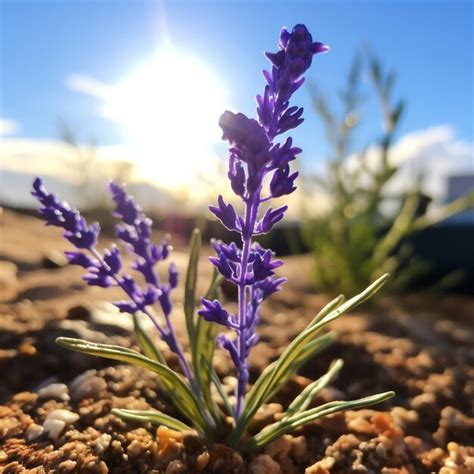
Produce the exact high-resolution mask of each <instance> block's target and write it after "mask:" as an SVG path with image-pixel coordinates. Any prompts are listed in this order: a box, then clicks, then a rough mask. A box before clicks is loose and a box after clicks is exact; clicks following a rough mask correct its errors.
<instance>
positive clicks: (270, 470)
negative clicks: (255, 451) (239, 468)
mask: <svg viewBox="0 0 474 474" xmlns="http://www.w3.org/2000/svg"><path fill="white" fill-rule="evenodd" d="M248 472H249V474H281V469H280V465H279V464H278V463H277V462H276V461H274V460H273V459H272V458H271V457H270V456H269V455H268V454H260V455H259V456H257V457H256V458H255V459H254V460H253V461H252V462H251V463H250V465H249V470H248Z"/></svg>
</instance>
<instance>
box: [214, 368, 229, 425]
mask: <svg viewBox="0 0 474 474" xmlns="http://www.w3.org/2000/svg"><path fill="white" fill-rule="evenodd" d="M209 371H210V375H211V380H212V383H213V384H214V386H215V387H216V389H217V391H218V392H219V395H220V397H221V399H222V401H223V402H224V406H225V409H226V410H227V414H228V415H230V416H232V417H234V415H235V411H234V408H233V406H232V403H230V400H229V397H228V396H227V393H225V390H224V387H223V386H222V383H221V381H220V379H219V377H218V376H217V374H216V371H215V370H214V367H211V368H210V369H209Z"/></svg>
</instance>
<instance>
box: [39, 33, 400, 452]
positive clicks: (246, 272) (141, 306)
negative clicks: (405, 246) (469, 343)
mask: <svg viewBox="0 0 474 474" xmlns="http://www.w3.org/2000/svg"><path fill="white" fill-rule="evenodd" d="M327 49H328V48H327V47H326V46H325V45H323V44H322V43H313V40H312V36H311V34H310V33H309V32H308V30H307V29H306V27H305V26H304V25H297V26H295V28H294V29H293V30H292V32H289V31H287V30H286V29H283V30H282V32H281V35H280V44H279V51H278V52H277V53H267V57H268V58H269V60H270V61H271V63H272V68H271V71H265V72H264V77H265V80H266V85H265V89H264V93H263V94H262V95H261V96H257V102H258V108H257V115H258V120H255V119H250V118H248V117H247V116H245V115H244V114H241V113H238V114H234V113H232V112H230V111H226V112H224V114H223V115H222V116H221V118H220V121H219V124H220V126H221V128H222V130H223V132H224V135H223V138H224V139H225V140H227V141H228V142H229V145H230V148H229V172H228V177H229V180H230V184H231V187H232V190H233V191H234V193H235V194H236V195H237V196H238V197H239V198H240V200H241V201H242V203H243V208H244V210H243V213H241V212H239V211H238V210H237V209H236V208H234V207H233V206H232V205H231V204H226V203H225V202H224V200H223V198H222V196H219V198H218V204H217V206H211V207H210V210H211V211H212V212H213V213H214V215H215V216H216V217H217V218H218V219H219V220H220V221H221V222H222V224H223V225H224V226H225V227H227V228H228V229H229V230H231V231H233V232H236V233H237V234H238V235H239V237H240V241H241V242H240V244H239V245H238V244H236V243H230V244H225V243H223V242H220V241H215V242H213V246H214V249H215V251H216V253H217V257H211V258H210V261H211V263H212V264H213V265H214V267H215V272H214V278H213V280H212V282H211V284H210V286H209V291H208V292H207V294H206V295H205V297H204V298H201V300H200V301H201V304H202V307H201V309H200V310H199V311H196V280H197V275H198V270H197V267H198V260H199V249H200V233H199V231H197V230H196V231H195V232H194V234H193V237H192V241H191V250H190V257H189V265H188V270H187V275H186V282H185V290H184V320H185V323H186V328H187V333H188V337H189V352H190V358H188V357H186V355H185V352H184V349H183V347H182V345H181V343H180V341H179V340H178V338H177V334H176V332H175V329H174V326H173V321H172V303H171V292H172V291H173V289H175V288H176V287H177V285H178V272H177V268H176V266H175V265H174V264H173V263H171V264H170V265H169V267H168V277H167V279H166V281H163V279H161V278H160V277H159V276H158V273H157V271H156V265H157V264H158V263H159V262H163V261H164V260H166V259H167V257H168V255H169V252H170V250H171V249H170V246H169V245H168V242H166V241H163V242H162V243H161V244H159V245H156V244H154V243H153V242H152V232H151V229H152V222H151V220H150V219H148V218H147V217H146V216H145V214H144V213H143V212H142V210H141V208H140V207H139V206H138V205H137V204H136V203H135V201H134V200H133V198H132V197H131V196H130V195H128V194H127V192H126V191H125V189H124V188H122V187H121V186H119V185H118V184H116V183H111V184H110V191H111V193H112V198H113V200H114V203H115V205H116V208H115V212H114V215H115V217H117V218H118V219H119V220H120V224H119V225H118V226H117V236H118V238H119V240H120V241H121V242H122V244H125V246H126V248H127V250H128V251H129V252H130V253H131V254H132V256H133V259H134V263H133V264H132V270H133V271H135V272H136V273H138V276H139V277H140V279H136V278H134V277H132V276H130V275H129V274H128V273H127V271H126V269H125V268H124V264H123V261H122V257H121V252H120V250H119V248H118V247H115V246H114V247H111V248H109V249H105V250H104V251H103V252H102V253H100V252H99V251H98V249H97V246H96V244H97V240H98V236H99V226H98V224H92V225H88V224H87V222H86V221H85V219H84V218H83V217H82V216H81V215H80V214H79V212H78V211H76V210H75V209H72V208H70V207H69V206H68V205H67V204H66V203H62V202H60V201H59V199H58V198H57V197H56V196H55V195H54V194H51V193H49V192H48V191H47V190H46V188H45V187H44V184H43V182H42V180H41V179H40V178H37V179H36V180H35V182H34V184H33V191H32V194H33V196H35V197H36V198H37V199H38V201H39V202H40V204H41V206H42V207H41V209H40V212H41V214H42V216H43V217H44V219H45V220H46V223H47V224H49V225H54V226H57V227H60V228H62V229H63V230H64V237H65V238H66V239H67V240H68V241H69V242H70V243H71V244H73V245H74V246H75V248H76V249H75V250H74V251H70V252H66V255H67V258H68V260H69V262H70V263H71V264H73V265H79V266H81V267H83V268H85V269H86V270H87V274H86V275H85V276H84V280H85V281H86V282H87V283H88V284H89V285H95V286H100V287H104V288H108V287H112V286H115V287H119V288H120V289H122V290H123V292H124V294H125V295H126V296H127V299H126V300H125V301H118V302H115V303H114V304H115V306H116V307H117V308H118V309H119V310H120V311H121V312H124V313H130V314H132V315H133V318H134V322H135V335H136V338H137V342H138V343H139V345H140V347H141V349H142V351H143V353H144V355H143V354H140V353H139V352H136V351H133V350H130V349H127V348H123V347H118V346H110V345H105V344H94V343H91V342H87V341H83V340H78V339H71V338H58V340H57V342H58V344H60V345H61V346H64V347H66V348H68V349H71V350H75V351H79V352H84V353H87V354H91V355H96V356H101V357H106V358H110V359H113V360H119V361H123V362H130V363H133V364H136V365H138V366H142V367H146V368H148V369H150V370H151V371H153V372H154V373H156V374H157V376H158V380H159V383H160V387H161V389H162V390H163V392H164V393H165V394H167V395H168V396H169V398H170V400H171V401H172V402H173V403H174V404H175V406H176V408H177V409H178V410H179V412H180V415H181V417H180V418H179V419H178V418H174V417H171V416H169V415H167V414H165V413H162V412H160V411H157V410H155V411H135V410H126V409H115V410H113V413H114V414H116V415H117V416H119V417H121V418H123V419H126V420H134V421H144V422H151V423H155V424H160V425H165V426H168V427H170V428H172V429H175V430H179V431H194V432H196V433H198V434H199V435H201V436H203V437H204V438H206V439H207V441H208V442H209V443H213V442H215V441H218V442H225V443H227V444H228V445H229V446H231V447H233V448H240V449H242V450H243V451H252V450H258V449H261V448H262V447H264V446H265V445H267V444H268V443H270V442H271V441H273V440H274V439H276V438H278V437H279V436H281V435H283V434H285V433H288V432H291V431H293V430H294V429H296V428H297V427H299V426H301V425H304V424H306V423H309V422H310V421H312V420H315V419H318V418H320V417H322V416H325V415H329V414H332V413H335V412H338V411H341V410H345V409H351V408H358V407H363V406H368V405H372V404H374V403H379V402H381V401H383V400H386V399H388V398H390V397H392V396H393V392H385V393H380V394H377V395H372V396H369V397H365V398H361V399H359V400H354V401H335V402H330V403H326V404H324V405H322V406H319V407H311V404H312V402H313V400H314V398H315V396H316V394H317V393H318V392H319V391H320V390H321V389H323V388H324V387H325V386H326V385H328V384H329V383H330V382H331V381H332V380H333V379H334V377H335V376H336V375H337V374H338V372H339V371H340V370H341V368H342V361H341V360H336V361H334V363H333V364H332V365H331V367H330V368H329V370H328V372H327V373H326V374H325V375H323V376H322V377H321V378H319V379H318V380H316V381H314V382H312V383H311V384H309V385H308V386H307V387H306V388H305V389H304V390H303V391H302V392H301V393H300V394H299V395H298V396H297V397H296V398H295V399H294V400H293V401H292V403H291V404H290V405H289V407H288V409H287V411H286V412H285V413H284V414H283V416H282V418H281V419H279V420H277V421H275V422H274V423H273V424H270V425H268V426H266V427H264V428H263V429H262V430H261V431H259V432H257V433H254V432H251V431H250V430H249V426H250V424H251V422H252V420H253V418H254V416H255V414H256V412H257V411H258V409H259V408H260V407H261V406H262V405H263V404H265V403H266V402H268V401H269V400H270V399H271V398H272V397H273V396H274V395H275V394H276V393H277V392H278V391H279V390H280V389H281V388H282V387H283V385H284V384H285V383H286V382H287V381H288V380H289V378H290V377H291V376H292V375H293V374H295V373H296V372H297V371H298V369H299V368H300V367H301V366H302V365H303V364H304V363H305V362H307V361H308V360H310V359H311V358H312V357H314V356H315V355H316V354H318V353H319V352H320V351H322V350H323V349H324V348H326V347H327V346H328V345H329V344H330V343H331V342H332V341H333V340H334V334H333V333H331V332H330V333H327V334H323V335H321V331H322V329H323V328H325V327H326V326H327V325H328V324H329V323H330V322H331V321H333V320H335V319H336V318H338V317H339V316H340V315H341V314H343V313H344V312H345V311H347V310H349V309H351V308H353V307H355V306H356V305H358V304H360V303H361V302H363V301H365V300H366V299H367V298H369V297H371V296H372V295H373V294H374V293H375V292H377V291H378V290H379V289H380V288H381V287H382V286H383V285H384V283H385V282H386V280H387V277H388V276H387V275H384V276H382V277H380V278H379V279H378V280H377V281H375V282H374V283H372V284H371V285H370V286H369V287H368V288H367V289H365V290H364V291H363V292H361V293H360V294H359V295H357V296H355V297H353V298H351V299H349V300H348V301H344V297H343V296H339V297H337V298H336V299H334V300H333V301H332V302H330V303H329V304H328V305H327V306H326V307H325V308H323V309H322V310H321V312H320V313H319V314H318V315H316V316H315V317H314V319H313V320H312V321H311V322H310V323H309V324H308V326H307V327H306V329H305V330H303V331H302V332H301V333H300V334H299V335H298V336H297V337H296V338H294V339H293V340H292V341H291V343H290V344H289V346H288V347H287V348H285V349H284V350H283V352H282V354H281V355H280V357H279V358H278V359H277V360H276V361H274V362H273V363H272V364H270V365H269V366H268V367H267V368H266V369H265V370H264V371H263V373H262V374H261V375H260V377H259V378H258V379H257V380H256V382H255V383H254V384H253V386H252V388H251V389H250V390H248V376H249V365H248V357H249V354H250V351H251V349H252V348H253V346H254V345H255V344H256V343H257V342H258V333H257V331H256V327H257V324H258V322H259V319H260V306H261V304H262V303H263V301H264V300H266V299H267V298H268V297H269V296H271V295H272V294H273V293H275V292H277V291H279V289H280V287H281V285H282V284H283V283H284V282H285V279H284V278H278V277H277V276H276V275H275V271H274V270H275V269H276V268H277V267H279V266H281V265H282V263H283V262H281V261H278V260H275V259H274V258H273V257H274V255H273V253H272V252H271V250H266V249H264V248H262V247H261V246H260V245H258V244H257V243H256V242H254V237H255V236H256V235H261V234H266V233H268V232H269V231H270V230H271V229H272V227H273V226H274V225H275V224H276V223H277V222H278V221H280V220H281V219H282V218H283V216H284V214H285V212H286V210H287V206H283V207H280V208H279V209H275V210H274V209H272V208H271V207H268V208H267V209H266V210H264V211H263V210H262V205H264V206H267V204H264V203H268V202H269V201H271V200H272V199H274V198H277V197H281V196H285V195H288V194H290V193H292V192H293V191H294V190H295V189H296V187H295V185H294V184H295V179H296V177H297V176H296V175H297V173H290V163H291V162H292V161H293V160H294V159H295V158H296V155H297V154H299V153H300V152H301V150H300V149H299V148H296V147H294V146H293V145H292V139H291V138H289V137H288V138H286V140H285V141H284V142H280V141H278V139H277V137H278V136H279V135H280V134H284V133H286V132H288V131H289V130H292V129H294V128H296V127H297V126H299V125H300V124H301V122H302V121H303V119H302V118H301V116H302V113H303V110H302V109H301V108H300V107H297V106H291V107H290V105H289V104H290V99H291V97H292V95H293V94H294V93H295V92H296V91H297V90H298V89H299V88H300V87H301V85H302V84H303V81H304V78H303V75H304V73H305V72H306V71H307V70H308V69H309V67H310V66H311V63H312V59H313V56H314V55H315V54H317V53H322V52H324V51H326V50H327ZM266 177H268V178H269V179H268V180H267V179H265V178H266ZM222 279H226V280H227V281H228V282H230V283H231V284H233V285H235V286H236V287H237V289H238V312H237V314H232V313H230V312H228V311H227V310H226V309H225V308H224V306H223V304H222V299H217V296H218V287H219V283H220V282H221V280H222ZM140 281H141V282H143V283H142V284H140ZM154 308H156V309H158V311H155V310H154ZM141 314H142V315H145V316H146V317H148V318H149V319H150V320H151V322H152V323H153V325H154V327H155V328H156V330H157V332H158V335H159V336H160V338H161V340H162V341H164V342H165V343H166V345H167V346H168V348H169V350H170V351H171V352H173V353H174V354H175V355H176V356H177V358H178V361H179V365H180V367H181V372H182V374H181V373H178V372H177V371H174V370H172V369H171V368H170V366H169V365H168V363H167V361H166V359H165V357H164V355H163V353H162V352H161V351H160V350H159V348H158V347H157V346H156V345H155V344H154V343H153V341H152V339H151V338H150V336H149V335H148V333H147V332H145V331H144V329H143V327H142V325H141V323H140V315H141ZM216 339H217V342H218V343H219V345H220V346H221V347H222V348H223V349H224V350H225V351H226V352H227V353H228V355H229V356H230V360H231V361H232V363H233V364H234V367H235V372H236V378H237V383H236V389H235V397H234V400H232V399H231V397H229V395H228V394H227V392H226V391H225V389H224V387H223V385H222V383H221V381H220V379H219V377H218V376H217V374H216V372H215V370H214V367H213V357H214V349H215V343H216ZM213 388H214V389H215V390H214V391H213Z"/></svg>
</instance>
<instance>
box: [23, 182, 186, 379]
mask: <svg viewBox="0 0 474 474" xmlns="http://www.w3.org/2000/svg"><path fill="white" fill-rule="evenodd" d="M110 191H111V193H112V197H113V199H114V201H115V204H116V209H115V213H114V214H115V216H116V217H118V218H119V219H121V220H122V224H121V225H119V226H117V233H118V236H119V238H120V239H121V240H122V241H123V242H124V243H125V245H126V246H127V249H128V250H129V251H130V252H131V253H133V254H134V255H135V262H134V264H133V266H132V268H133V269H135V270H137V271H139V272H140V273H141V274H142V275H143V276H144V278H145V281H146V287H145V288H141V287H140V286H139V285H138V284H137V283H136V282H135V280H134V279H133V278H132V277H131V276H129V275H127V274H124V273H123V272H122V259H121V255H120V251H119V249H118V248H117V247H112V248H111V249H106V250H104V253H103V254H102V255H101V254H100V253H99V252H98V250H97V249H96V248H95V245H96V243H97V239H98V236H99V226H98V225H97V224H92V225H90V226H88V225H87V223H86V221H85V219H84V218H83V217H82V216H81V215H80V213H79V212H78V211H77V210H75V209H72V208H70V207H69V205H67V204H66V203H61V202H60V201H59V199H58V198H57V197H56V196H55V195H54V194H50V193H48V192H47V190H46V188H45V186H44V184H43V181H42V180H41V179H40V178H36V179H35V180H34V182H33V190H32V195H33V196H34V197H35V198H36V199H37V200H38V201H39V202H40V203H41V204H42V206H43V207H41V208H40V213H41V215H42V216H43V217H44V219H45V221H46V224H47V225H54V226H56V227H60V228H62V229H63V230H64V237H65V238H66V239H67V240H69V242H71V243H72V244H73V245H74V246H75V247H76V248H77V249H78V250H77V251H68V252H66V253H65V254H66V257H67V259H68V261H69V263H71V264H72V265H79V266H81V267H83V268H85V269H86V270H87V273H86V275H85V276H84V277H83V280H84V281H86V282H87V284H88V285H91V286H99V287H102V288H108V287H110V286H118V287H120V288H121V289H122V290H123V291H124V293H125V294H126V295H127V296H128V298H129V300H125V301H117V302H115V303H114V305H115V306H116V307H117V308H118V309H119V311H120V312H125V313H131V314H134V313H136V312H137V311H142V312H143V313H145V314H146V315H147V316H148V317H149V318H150V319H151V320H152V322H153V324H154V325H155V327H156V329H157V330H158V332H159V334H160V336H161V338H162V339H163V340H164V341H165V342H166V343H167V344H168V346H169V348H170V349H171V351H173V352H175V353H176V354H177V355H178V358H179V361H180V364H181V367H182V369H183V372H184V373H185V375H186V376H187V378H188V379H189V381H190V383H191V384H194V377H193V374H192V372H191V369H190V367H189V364H188V362H187V361H186V358H185V357H184V354H183V350H182V348H181V345H180V344H179V342H178V340H177V338H176V334H175V333H174V330H173V328H172V326H171V322H170V314H171V310H172V304H171V298H170V292H171V289H173V288H175V287H176V286H177V284H178V272H177V269H176V266H175V265H174V264H173V263H172V264H170V267H169V281H168V283H166V284H164V283H161V282H160V281H159V278H158V275H157V273H156V270H155V266H156V264H157V263H158V262H160V261H162V260H165V259H166V258H167V257H168V255H169V251H170V246H169V244H168V242H167V241H166V240H165V241H163V242H162V243H161V245H155V244H154V243H152V242H151V234H152V232H151V230H152V222H151V220H150V219H148V218H147V217H146V216H145V215H144V214H143V212H142V210H141V209H140V207H139V206H138V205H137V204H136V203H135V202H134V200H133V198H132V197H131V196H129V195H128V194H127V193H126V192H125V190H124V189H123V188H122V187H120V186H119V185H117V184H116V183H111V184H110ZM158 301H159V302H160V305H161V308H162V310H163V313H164V316H165V323H166V327H162V325H161V324H160V323H159V322H158V320H157V319H156V318H155V317H154V316H153V314H152V312H151V311H150V310H149V307H150V306H152V305H154V304H155V303H156V302H158Z"/></svg>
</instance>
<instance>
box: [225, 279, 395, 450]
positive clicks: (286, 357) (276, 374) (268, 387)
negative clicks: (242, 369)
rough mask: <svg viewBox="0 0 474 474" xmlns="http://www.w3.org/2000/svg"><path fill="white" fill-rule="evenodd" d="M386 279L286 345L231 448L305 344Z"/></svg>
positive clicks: (247, 410) (246, 412) (244, 415)
mask: <svg viewBox="0 0 474 474" xmlns="http://www.w3.org/2000/svg"><path fill="white" fill-rule="evenodd" d="M388 278H389V275H387V274H386V275H383V276H381V277H380V278H379V279H378V280H376V281H375V282H374V283H372V284H371V285H370V286H368V287H367V288H366V289H365V290H364V291H362V292H361V293H359V294H358V295H356V296H354V297H353V298H351V299H350V300H348V301H346V302H345V303H343V304H342V305H340V306H339V307H338V308H337V309H335V310H333V311H331V312H330V313H329V314H327V315H326V316H325V317H324V318H323V319H321V320H320V321H319V322H317V323H316V324H313V325H312V326H311V325H310V326H309V327H307V328H306V329H305V330H304V331H303V332H302V333H300V334H299V335H298V336H297V337H296V338H295V339H293V341H292V342H291V343H290V344H289V345H288V347H287V348H286V349H285V350H284V351H283V353H282V354H281V355H280V357H279V358H278V359H277V361H276V365H275V367H274V368H273V370H272V371H271V373H270V375H267V376H266V377H267V378H266V379H265V385H264V387H263V389H262V387H259V393H258V396H256V397H255V400H254V401H253V403H252V404H249V405H246V407H245V409H244V411H243V413H242V416H241V418H240V419H239V421H238V423H237V426H236V428H235V430H234V431H233V433H232V434H231V436H230V437H229V443H230V445H231V446H235V445H236V443H237V442H238V440H239V438H240V436H242V433H243V431H244V430H245V428H246V426H247V425H248V423H249V422H250V420H251V419H252V418H253V416H254V415H255V412H256V411H257V409H258V407H259V406H261V405H262V403H264V400H266V399H267V397H268V395H269V394H271V393H272V392H273V391H274V389H275V386H276V384H277V383H278V380H279V379H280V377H282V376H283V375H284V374H285V372H286V371H287V370H288V369H289V368H290V367H291V365H292V363H293V362H294V361H295V359H297V358H298V356H299V355H300V354H301V351H302V349H303V348H304V347H305V346H306V344H307V343H308V342H310V341H311V339H312V338H313V337H314V336H315V335H316V334H317V333H318V332H319V331H320V330H321V329H322V328H323V327H324V326H326V325H327V324H328V323H330V322H331V321H334V320H335V319H337V318H338V317H340V316H341V315H342V314H343V313H344V312H345V311H348V310H350V309H352V308H354V307H355V306H357V305H359V304H360V303H362V302H363V301H365V300H366V299H368V298H370V297H371V296H372V295H373V294H374V293H376V292H377V291H378V290H379V289H380V288H381V287H382V286H383V285H384V284H385V283H386V281H387V279H388ZM262 375H263V374H262Z"/></svg>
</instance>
